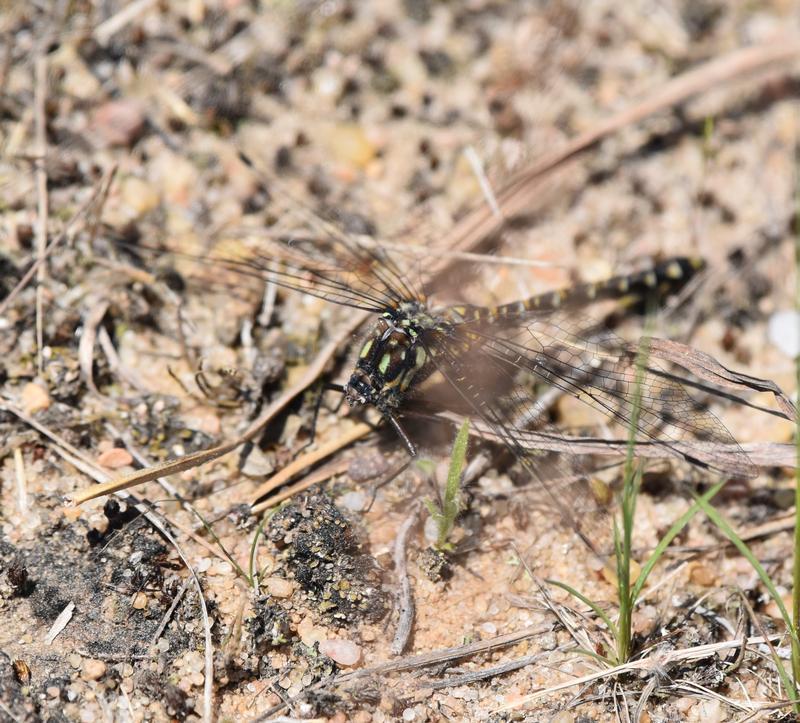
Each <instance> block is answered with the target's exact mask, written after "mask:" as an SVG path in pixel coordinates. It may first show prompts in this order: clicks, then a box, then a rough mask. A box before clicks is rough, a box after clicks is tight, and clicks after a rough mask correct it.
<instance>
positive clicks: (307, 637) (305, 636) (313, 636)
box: [297, 617, 327, 647]
mask: <svg viewBox="0 0 800 723" xmlns="http://www.w3.org/2000/svg"><path fill="white" fill-rule="evenodd" d="M297 634H298V636H299V637H300V642H301V643H303V645H308V646H309V647H311V646H312V645H313V644H314V643H318V642H320V641H321V640H325V636H326V635H327V632H326V630H325V628H322V627H319V626H317V625H314V621H313V620H311V618H308V617H305V618H303V619H302V620H301V621H300V622H299V623H298V624H297Z"/></svg>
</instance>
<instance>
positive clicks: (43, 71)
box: [33, 53, 49, 374]
mask: <svg viewBox="0 0 800 723" xmlns="http://www.w3.org/2000/svg"><path fill="white" fill-rule="evenodd" d="M34 73H35V90H34V100H33V102H34V118H35V124H36V155H37V158H36V163H35V165H36V196H37V213H36V256H37V258H39V259H44V258H45V253H46V250H47V217H48V213H49V211H48V205H47V162H46V160H47V159H46V156H47V128H46V117H45V109H44V105H45V100H46V98H47V56H45V55H44V53H42V54H41V55H39V56H38V57H37V58H36V64H35V66H34ZM46 281H47V267H46V265H45V264H44V263H42V264H40V265H39V268H38V269H37V270H36V367H37V369H38V370H39V374H41V373H42V371H43V369H44V359H43V357H42V347H43V346H44V317H43V312H44V308H43V307H44V284H45V282H46Z"/></svg>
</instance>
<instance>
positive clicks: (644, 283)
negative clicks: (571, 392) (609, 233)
mask: <svg viewBox="0 0 800 723" xmlns="http://www.w3.org/2000/svg"><path fill="white" fill-rule="evenodd" d="M704 267H705V262H704V261H703V260H702V259H700V258H694V257H688V256H676V257H674V258H671V259H667V260H666V261H663V262H661V263H660V264H657V265H656V266H654V267H652V268H651V269H647V270H646V271H640V272H637V273H634V274H627V275H622V276H612V277H611V278H610V279H605V280H604V281H598V282H592V283H586V284H577V285H575V286H573V287H571V288H568V289H558V290H556V291H548V292H546V293H544V294H537V295H536V296H530V297H528V298H527V299H521V300H520V301H514V302H512V303H510V304H501V305H499V306H458V307H454V309H453V310H454V311H455V312H456V313H458V314H459V316H460V317H461V320H462V321H464V322H494V321H498V320H502V319H507V318H511V317H514V318H517V317H519V316H524V315H525V314H528V313H535V312H540V311H554V310H556V309H561V308H564V307H571V306H579V305H586V304H591V303H594V302H596V301H602V300H608V299H612V300H620V299H626V298H631V299H644V298H647V297H648V296H650V295H655V296H656V297H662V296H665V295H667V294H671V293H675V292H676V291H678V290H679V289H680V288H682V287H683V286H684V285H685V284H686V283H687V282H688V281H689V280H690V279H691V278H692V277H693V276H694V275H695V274H697V273H698V272H700V271H701V270H702V269H703V268H704Z"/></svg>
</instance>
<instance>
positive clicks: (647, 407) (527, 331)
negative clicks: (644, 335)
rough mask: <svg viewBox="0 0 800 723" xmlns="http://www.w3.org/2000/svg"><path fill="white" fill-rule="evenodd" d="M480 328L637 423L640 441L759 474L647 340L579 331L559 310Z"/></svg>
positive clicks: (626, 424) (520, 362)
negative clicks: (496, 328)
mask: <svg viewBox="0 0 800 723" xmlns="http://www.w3.org/2000/svg"><path fill="white" fill-rule="evenodd" d="M478 334H479V335H480V345H481V346H482V347H483V349H484V352H485V353H486V354H487V355H489V356H491V357H493V358H494V359H495V360H496V361H497V363H500V364H506V365H509V366H511V367H513V368H516V369H518V370H520V371H523V372H527V373H529V374H530V375H532V376H533V377H535V378H536V379H538V380H541V381H544V382H546V383H547V384H549V385H552V386H554V387H557V388H558V389H560V390H561V391H563V392H564V393H566V394H570V395H573V396H575V397H577V398H579V399H580V400H582V401H584V402H586V403H587V404H589V405H590V406H591V407H593V408H595V409H597V410H599V411H600V412H601V413H602V414H604V415H605V416H606V417H607V418H609V419H611V420H613V421H615V422H617V423H619V424H620V425H621V426H622V427H623V428H624V429H625V432H626V436H627V432H628V431H629V430H630V428H631V427H632V426H633V427H635V430H636V437H637V439H638V440H639V441H641V442H644V443H646V444H648V445H650V446H653V447H658V448H660V450H659V451H661V452H664V453H666V454H668V455H669V456H673V457H678V458H682V459H685V460H687V461H689V462H691V463H692V464H695V465H697V466H700V467H706V468H709V469H712V470H716V471H718V472H721V473H724V474H727V475H735V476H747V477H749V476H754V475H755V468H754V466H753V464H752V462H751V461H750V460H749V458H748V457H747V455H746V454H745V452H744V451H743V450H742V449H741V447H740V446H739V445H738V444H737V443H736V441H735V439H734V438H733V436H732V435H731V433H730V432H729V431H728V430H727V429H726V428H725V426H724V425H723V424H722V422H720V421H719V419H717V417H716V416H714V414H712V413H711V412H710V411H709V410H708V407H707V405H706V404H704V403H703V402H701V401H700V400H698V399H696V398H694V397H693V396H692V395H691V394H690V393H689V392H688V391H687V390H686V388H685V386H684V385H683V384H682V383H681V380H680V376H678V375H676V374H675V373H673V372H671V371H666V370H665V369H662V368H661V367H659V365H658V363H657V362H656V361H655V359H653V358H652V357H651V356H648V354H647V349H646V346H644V347H643V348H642V350H641V351H640V350H639V348H638V347H637V346H636V345H632V344H629V343H628V342H626V341H624V340H623V339H621V338H620V337H618V336H616V335H615V334H613V333H612V332H610V331H607V330H600V329H594V330H590V331H578V330H577V329H576V327H575V322H574V320H572V319H567V318H566V317H565V316H564V315H561V314H557V313H550V314H546V315H542V316H541V317H534V318H530V319H527V320H525V321H524V322H522V323H521V324H520V326H518V327H517V328H508V327H507V328H506V329H505V330H504V333H503V334H502V336H499V335H489V334H488V333H483V334H481V333H480V332H478ZM637 400H638V402H637Z"/></svg>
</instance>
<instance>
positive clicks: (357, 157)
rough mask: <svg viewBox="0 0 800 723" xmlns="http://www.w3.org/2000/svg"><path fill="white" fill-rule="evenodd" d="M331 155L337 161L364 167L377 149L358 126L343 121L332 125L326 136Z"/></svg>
mask: <svg viewBox="0 0 800 723" xmlns="http://www.w3.org/2000/svg"><path fill="white" fill-rule="evenodd" d="M328 146H329V147H330V151H331V155H332V156H333V158H334V159H335V160H336V161H338V162H339V163H344V164H346V165H348V166H354V167H356V168H364V167H365V166H366V165H367V164H368V163H369V162H370V161H371V160H372V159H373V158H374V157H375V153H376V152H377V149H376V148H375V145H374V144H373V143H372V142H371V141H370V140H369V138H367V134H366V133H365V132H364V129H363V128H361V127H360V126H357V125H354V124H350V123H343V124H340V125H337V126H335V127H334V129H333V131H332V132H331V133H330V135H329V137H328Z"/></svg>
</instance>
